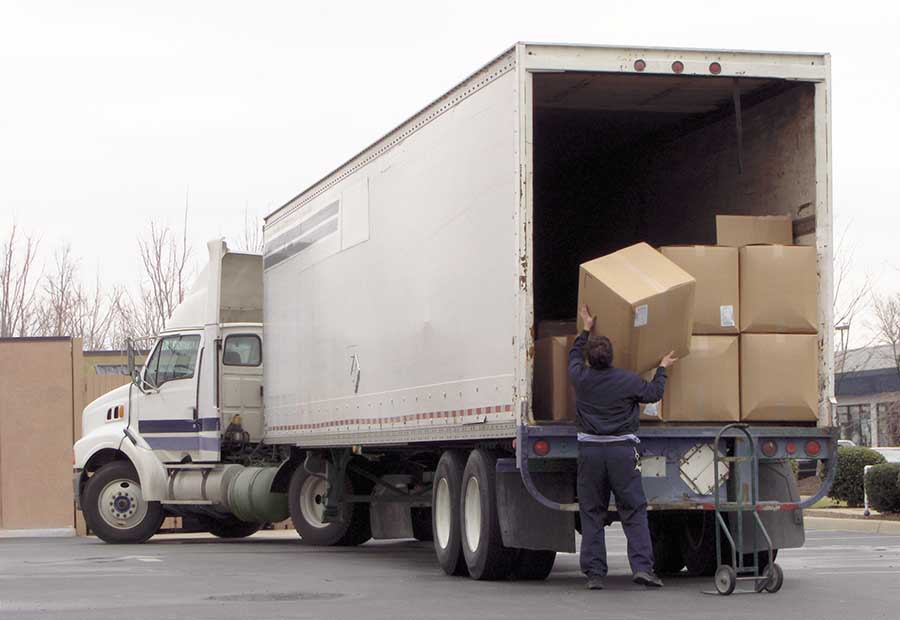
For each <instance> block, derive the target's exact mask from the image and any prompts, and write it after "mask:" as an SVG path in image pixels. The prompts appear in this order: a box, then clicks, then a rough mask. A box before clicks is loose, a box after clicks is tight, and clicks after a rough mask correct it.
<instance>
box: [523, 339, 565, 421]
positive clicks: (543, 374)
mask: <svg viewBox="0 0 900 620" xmlns="http://www.w3.org/2000/svg"><path fill="white" fill-rule="evenodd" d="M574 341H575V336H552V337H549V338H540V339H538V340H537V341H536V342H535V343H534V383H533V394H534V399H533V400H534V419H535V420H554V421H559V420H574V419H575V388H574V387H573V386H572V382H571V381H570V380H569V364H568V361H569V349H571V348H572V343H573V342H574Z"/></svg>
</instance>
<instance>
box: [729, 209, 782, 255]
mask: <svg viewBox="0 0 900 620" xmlns="http://www.w3.org/2000/svg"><path fill="white" fill-rule="evenodd" d="M716 243H717V244H718V245H727V246H731V247H734V248H741V247H744V246H745V245H756V244H761V243H770V244H778V245H791V244H792V243H794V229H793V225H792V223H791V217H790V216H789V215H764V216H753V215H717V216H716Z"/></svg>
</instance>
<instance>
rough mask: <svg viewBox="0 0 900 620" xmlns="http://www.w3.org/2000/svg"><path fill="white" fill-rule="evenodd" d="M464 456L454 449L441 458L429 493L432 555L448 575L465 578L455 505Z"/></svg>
mask: <svg viewBox="0 0 900 620" xmlns="http://www.w3.org/2000/svg"><path fill="white" fill-rule="evenodd" d="M464 469H465V456H464V455H463V453H461V452H458V451H456V450H447V451H446V452H444V453H443V454H442V455H441V458H440V460H439V461H438V464H437V467H436V468H435V471H434V484H433V485H432V491H431V498H432V499H431V529H432V531H433V532H434V554H435V556H437V561H438V564H439V565H440V567H441V569H442V570H443V571H444V572H445V573H446V574H448V575H467V574H468V568H467V567H466V559H465V557H463V553H462V520H461V519H460V514H459V506H460V498H461V497H462V492H461V489H462V476H463V470H464Z"/></svg>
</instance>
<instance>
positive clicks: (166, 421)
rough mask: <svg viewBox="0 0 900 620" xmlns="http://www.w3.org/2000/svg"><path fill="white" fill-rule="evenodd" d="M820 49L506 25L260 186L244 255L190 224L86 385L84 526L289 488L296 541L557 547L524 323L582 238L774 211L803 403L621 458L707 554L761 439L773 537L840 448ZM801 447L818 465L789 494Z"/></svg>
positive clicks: (449, 566)
mask: <svg viewBox="0 0 900 620" xmlns="http://www.w3.org/2000/svg"><path fill="white" fill-rule="evenodd" d="M829 79H830V58H829V56H828V55H827V54H805V53H772V52H745V51H713V50H695V49H658V48H645V47H635V48H628V47H604V46H588V45H558V44H552V45H551V44H532V43H518V44H516V45H514V46H513V47H511V48H509V49H508V50H506V51H504V52H503V53H502V54H500V55H499V56H497V57H496V58H494V59H493V60H492V61H490V62H489V63H488V64H486V65H485V66H483V67H481V68H480V69H478V70H477V71H476V72H475V73H473V74H472V75H470V76H469V77H467V78H466V79H464V80H463V81H462V82H460V83H459V84H458V85H457V86H455V87H453V88H452V89H450V90H449V91H448V92H446V93H445V94H444V95H442V96H441V97H439V98H438V99H436V100H435V101H434V102H433V103H431V104H429V105H428V106H426V107H425V108H423V109H422V110H421V111H419V112H417V113H416V114H414V115H413V116H412V117H410V118H408V119H407V120H405V121H404V122H402V123H401V124H400V125H398V126H397V127H396V128H394V129H393V130H391V131H390V132H388V133H387V134H385V135H384V137H382V138H380V139H379V140H377V141H376V142H375V143H373V144H371V145H370V146H368V147H367V148H365V149H364V150H362V151H361V152H359V153H358V154H357V155H355V156H354V157H352V158H351V159H349V160H348V161H346V162H344V163H343V164H341V165H340V166H338V167H337V168H335V169H334V170H333V171H332V172H330V173H329V174H327V175H326V176H324V177H323V178H322V179H321V180H319V181H318V182H316V183H315V184H313V185H312V186H310V187H309V188H307V189H306V190H304V191H303V192H301V193H300V194H298V195H297V196H295V197H294V198H292V199H290V200H289V201H287V202H286V203H285V204H284V205H283V206H281V207H280V208H278V209H277V210H276V211H274V212H273V213H271V214H270V215H269V216H267V217H266V218H265V224H264V251H263V254H262V256H260V255H252V254H241V253H237V252H233V251H230V250H229V249H228V248H227V246H226V244H225V243H224V242H223V241H221V240H220V241H213V242H211V243H210V244H209V248H208V249H209V263H208V265H207V267H206V268H205V269H204V271H203V272H202V273H201V274H200V275H199V276H198V278H197V281H196V284H195V285H194V287H193V288H192V289H191V290H190V292H189V294H188V295H187V296H186V298H185V299H184V301H183V303H182V304H181V305H180V306H179V307H178V308H177V309H176V310H175V312H174V313H173V315H172V317H171V318H170V319H169V320H168V322H167V324H166V327H165V329H164V330H163V331H162V332H161V333H160V334H158V336H157V337H156V340H155V344H154V345H153V347H152V350H151V351H150V352H149V355H147V358H146V362H145V363H144V364H143V366H142V367H141V368H139V369H135V370H134V371H133V373H132V379H133V380H132V382H131V383H130V384H129V385H126V386H123V387H120V388H118V389H116V390H113V391H111V392H109V393H108V394H106V395H104V396H102V397H101V398H99V399H97V400H96V401H94V402H93V403H91V404H89V405H88V406H87V407H86V408H85V410H84V414H83V428H84V434H83V437H82V438H81V439H80V440H79V441H78V442H77V443H76V444H75V447H74V451H75V465H74V491H75V497H76V499H77V502H78V506H79V509H80V510H81V511H83V513H84V517H85V520H86V522H87V525H88V527H89V528H90V530H91V531H93V532H94V533H96V535H97V536H99V537H100V538H102V539H103V540H105V541H107V542H112V543H137V542H143V541H146V540H148V539H149V538H150V537H151V536H153V535H154V533H155V532H157V531H158V529H159V527H160V523H161V522H162V521H163V519H164V517H165V516H166V515H178V516H181V517H183V519H184V522H185V523H186V524H187V523H191V524H193V527H195V528H197V529H202V530H204V531H209V532H211V533H213V534H215V535H217V536H222V537H242V536H248V535H250V534H252V533H253V532H255V531H256V530H257V529H259V528H260V527H261V526H262V525H263V524H267V523H273V522H277V521H281V520H284V519H286V518H288V517H289V518H290V519H291V520H292V522H293V525H294V527H295V528H296V530H297V532H298V533H299V535H300V537H301V539H302V541H303V542H304V543H306V544H311V545H359V544H362V543H364V542H366V541H367V540H369V539H370V538H378V539H385V538H411V537H415V538H418V539H420V540H433V544H434V551H435V555H436V559H437V562H438V564H439V565H440V566H441V568H442V569H443V570H444V571H445V572H446V573H447V574H450V575H469V576H470V577H472V578H474V579H504V578H509V577H513V578H520V579H543V578H546V577H547V576H548V575H549V574H550V572H551V570H552V567H553V563H554V560H555V557H556V554H557V553H558V552H572V551H574V550H575V547H576V530H577V529H578V519H577V517H578V515H577V510H578V505H577V497H576V496H575V472H576V462H577V460H576V459H577V452H578V446H577V438H576V429H575V428H574V425H573V423H572V422H567V421H556V422H553V421H547V420H544V419H543V418H544V416H543V415H541V414H542V412H540V411H535V410H534V405H533V399H532V381H533V377H534V361H535V357H534V343H535V339H536V329H537V327H538V326H539V325H540V324H541V323H543V322H545V321H554V320H564V319H568V318H570V317H572V316H574V314H575V306H576V297H577V288H578V282H577V278H578V275H577V274H578V266H579V264H580V263H581V262H583V261H585V260H588V259H591V258H594V257H596V256H600V255H603V254H606V253H608V252H611V251H614V250H617V249H619V248H622V247H625V246H627V245H630V244H632V243H636V242H639V241H646V242H648V243H650V244H652V245H655V246H661V245H666V244H672V243H696V244H715V227H714V215H716V214H749V215H776V214H777V215H790V216H791V217H792V221H793V224H792V225H793V233H794V241H795V243H796V244H800V245H809V246H814V247H815V248H816V254H817V263H818V272H817V275H816V277H817V279H818V282H817V290H818V326H817V327H818V422H811V423H797V422H794V423H777V422H769V423H756V424H750V426H749V432H750V436H751V437H752V441H748V440H747V439H746V438H742V437H732V436H729V437H727V438H726V439H722V440H721V441H719V442H718V443H716V440H715V437H716V434H717V433H718V432H719V430H720V428H721V424H712V423H705V424H702V423H700V424H676V423H667V422H665V421H663V422H661V423H657V424H652V425H650V424H646V425H643V426H642V428H641V430H640V433H639V437H640V440H641V448H642V455H641V472H642V480H643V483H644V489H645V492H646V495H647V498H648V505H649V509H650V512H649V519H650V526H651V532H652V537H653V543H654V554H655V558H656V568H657V570H658V571H659V572H661V573H666V572H672V571H679V570H682V569H683V568H685V567H686V568H687V569H688V570H689V571H690V572H691V573H694V574H712V573H713V572H714V571H715V570H716V568H717V567H716V540H717V537H718V536H719V534H717V533H716V528H715V517H714V511H713V508H714V506H715V500H716V499H717V498H718V499H720V500H735V499H739V498H740V497H744V496H746V493H747V488H746V487H745V486H741V487H740V488H735V486H736V485H734V484H732V483H731V482H730V481H731V479H732V477H730V476H729V474H730V473H731V474H733V473H735V472H733V471H731V470H729V469H728V468H725V469H724V471H723V472H722V474H721V475H719V476H718V477H716V476H715V475H714V473H713V471H714V467H713V461H714V459H715V458H716V455H717V454H718V455H719V456H724V455H744V456H747V455H751V456H752V455H753V454H755V452H754V451H759V454H757V456H758V457H759V458H760V459H761V460H760V461H759V466H758V474H757V475H758V486H759V495H758V498H756V499H758V500H759V504H758V507H757V510H758V513H759V514H760V515H761V518H762V521H763V522H764V523H765V525H766V528H767V530H768V532H769V534H770V537H771V539H772V545H773V546H774V547H775V548H776V549H783V548H792V547H799V546H801V545H802V544H803V543H804V530H803V514H802V509H803V508H804V507H806V506H808V505H811V504H812V503H814V502H815V501H817V500H818V499H819V498H820V497H822V496H823V495H824V494H825V493H826V492H827V491H828V488H829V486H830V483H831V480H832V478H833V475H834V470H835V461H836V459H835V455H836V438H837V437H836V434H835V431H834V428H833V425H832V420H833V406H834V399H833V385H832V376H833V374H832V371H833V323H832V303H831V299H832V207H831V137H830V118H831V111H830V107H831V102H830V94H829ZM600 321H601V323H602V317H600ZM798 458H803V459H812V460H815V461H817V462H818V463H819V467H820V471H821V472H823V474H824V481H823V484H822V485H821V487H820V489H819V491H818V493H817V494H816V495H815V496H813V497H808V498H801V497H800V496H799V495H798V491H797V485H796V481H795V476H794V475H793V473H792V471H791V460H792V459H798ZM731 467H732V469H733V468H734V467H747V465H732V466H731ZM744 473H748V472H744ZM742 479H743V480H748V479H749V478H748V477H746V476H742ZM612 510H613V513H612V514H613V515H614V514H615V512H614V511H615V508H614V507H613V508H612ZM736 520H737V519H736V518H735V517H734V516H732V518H731V525H730V526H731V527H735V525H736V523H735V522H736ZM747 538H749V537H747ZM764 548H765V544H764V543H763V542H761V541H757V540H751V541H746V540H745V543H744V546H743V547H742V548H741V549H740V550H739V551H740V553H742V554H745V555H746V556H748V557H752V554H754V553H759V554H760V556H761V557H762V556H763V554H762V550H763V549H764ZM764 557H765V558H768V554H765V555H764ZM763 561H765V560H763Z"/></svg>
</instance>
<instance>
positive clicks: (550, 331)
mask: <svg viewBox="0 0 900 620" xmlns="http://www.w3.org/2000/svg"><path fill="white" fill-rule="evenodd" d="M577 329H578V327H577V324H576V322H575V319H567V320H564V321H556V320H553V321H540V322H539V323H538V326H537V337H538V338H549V337H551V336H573V335H574V336H577V335H578V332H577Z"/></svg>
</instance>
